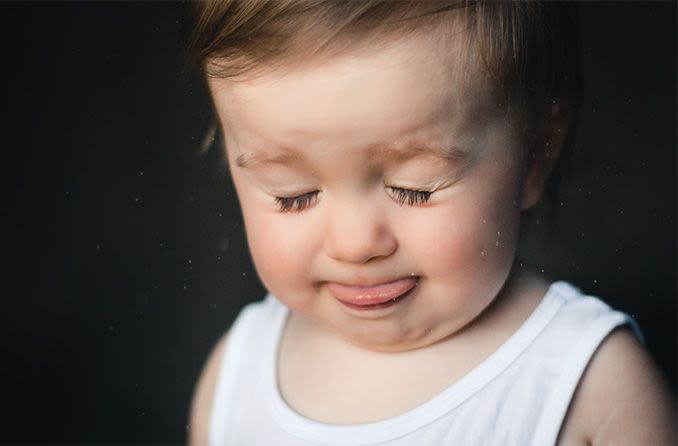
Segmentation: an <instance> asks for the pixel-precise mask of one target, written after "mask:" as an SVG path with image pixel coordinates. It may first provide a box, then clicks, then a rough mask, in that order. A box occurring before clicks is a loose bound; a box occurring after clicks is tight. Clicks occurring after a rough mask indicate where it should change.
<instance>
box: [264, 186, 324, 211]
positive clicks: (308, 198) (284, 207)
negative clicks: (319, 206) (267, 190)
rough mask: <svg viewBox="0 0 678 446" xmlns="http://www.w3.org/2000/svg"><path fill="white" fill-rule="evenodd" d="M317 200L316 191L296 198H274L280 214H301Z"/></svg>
mask: <svg viewBox="0 0 678 446" xmlns="http://www.w3.org/2000/svg"><path fill="white" fill-rule="evenodd" d="M317 199H318V191H314V192H308V193H305V194H303V195H297V196H296V197H275V202H276V203H278V209H279V210H280V212H290V211H294V212H301V211H303V210H304V209H306V208H308V207H309V206H311V205H312V204H315V201H316V200H317Z"/></svg>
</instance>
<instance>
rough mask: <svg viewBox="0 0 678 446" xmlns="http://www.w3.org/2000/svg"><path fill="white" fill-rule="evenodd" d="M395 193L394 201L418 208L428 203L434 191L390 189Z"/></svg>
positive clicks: (390, 187) (391, 187)
mask: <svg viewBox="0 0 678 446" xmlns="http://www.w3.org/2000/svg"><path fill="white" fill-rule="evenodd" d="M388 188H389V189H390V190H391V192H393V195H394V199H395V200H396V202H397V203H398V204H399V205H401V206H402V205H404V204H407V205H408V206H417V205H422V204H424V203H426V202H427V201H428V200H429V199H430V198H431V194H433V192H432V191H428V190H415V189H404V188H402V187H393V186H389V187H388Z"/></svg>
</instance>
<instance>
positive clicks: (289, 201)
mask: <svg viewBox="0 0 678 446" xmlns="http://www.w3.org/2000/svg"><path fill="white" fill-rule="evenodd" d="M389 189H391V190H392V191H393V192H394V194H395V197H394V198H395V200H396V202H397V203H398V204H399V205H401V206H402V205H404V204H407V205H408V206H418V205H422V204H424V203H426V202H428V200H429V199H430V198H431V194H433V192H432V191H427V190H414V189H404V188H402V187H390V186H389ZM318 194H319V191H314V192H308V193H305V194H302V195H297V196H296V197H275V202H276V203H277V204H278V209H279V211H280V212H301V211H303V210H305V209H307V208H309V207H311V206H312V205H314V204H315V202H316V201H317V200H318Z"/></svg>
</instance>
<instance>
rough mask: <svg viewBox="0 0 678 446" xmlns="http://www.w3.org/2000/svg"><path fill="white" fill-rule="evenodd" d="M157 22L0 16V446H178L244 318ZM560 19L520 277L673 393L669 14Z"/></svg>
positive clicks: (169, 31) (172, 7) (201, 159)
mask: <svg viewBox="0 0 678 446" xmlns="http://www.w3.org/2000/svg"><path fill="white" fill-rule="evenodd" d="M178 11H179V4H177V3H22V4H14V3H2V4H0V33H2V34H1V35H0V38H1V39H2V40H1V41H2V47H3V51H2V59H3V61H2V70H1V72H2V89H3V97H4V98H5V100H4V101H3V105H4V106H3V116H2V122H3V148H2V150H1V151H0V153H2V160H3V162H2V171H3V172H4V174H3V175H2V181H3V183H5V184H4V185H3V187H2V192H3V195H4V198H3V200H2V204H3V205H2V207H1V209H2V211H1V212H2V214H1V215H2V222H3V224H2V228H3V229H4V231H3V235H4V237H3V239H4V240H5V242H4V246H5V247H6V249H3V250H2V254H3V256H4V262H3V266H2V271H3V276H4V278H3V279H2V280H1V281H0V294H1V296H2V302H3V310H2V313H1V314H2V316H0V320H1V321H2V330H3V333H2V342H3V347H2V360H0V371H1V372H2V376H1V377H2V386H3V390H2V393H1V395H2V396H1V397H0V398H1V400H0V401H1V402H0V441H2V442H8V443H67V444H73V443H107V444H111V443H113V444H132V443H134V444H140V443H144V444H150V443H153V444H165V443H182V442H184V441H185V434H186V425H187V414H188V409H189V402H190V397H191V393H192V389H193V386H194V384H195V381H196V379H197V377H198V374H199V371H200V368H201V366H202V363H203V361H204V360H205V357H206V355H207V354H208V352H209V350H210V348H211V347H212V345H213V344H214V342H215V341H216V340H217V339H218V337H219V336H220V335H221V334H222V333H223V332H224V330H226V329H227V327H228V326H229V324H230V323H231V322H232V321H233V319H234V318H235V316H236V314H237V312H238V310H239V309H240V308H241V307H242V306H243V305H244V304H245V303H247V302H249V301H253V300H257V299H260V298H261V297H262V296H263V293H264V290H263V288H262V287H261V285H260V284H259V282H258V280H257V278H256V277H255V273H254V272H253V269H252V266H251V262H250V259H249V256H248V253H247V250H246V246H245V242H244V233H243V228H242V223H241V219H240V215H239V211H238V209H237V201H236V198H235V196H234V191H233V189H232V186H231V184H230V182H229V180H228V178H227V177H226V176H225V172H224V171H223V169H221V167H220V165H219V163H218V161H217V160H216V159H215V158H214V157H213V156H201V155H199V153H198V146H199V143H200V141H201V139H202V136H203V134H204V132H205V130H206V127H207V125H208V122H209V117H210V116H209V107H208V103H207V98H206V96H205V92H204V91H203V90H201V88H200V86H199V84H198V83H197V82H196V81H195V79H192V80H191V79H182V77H181V74H180V73H181V70H182V68H181V63H182V61H181V58H180V53H179V46H178V41H177V29H176V28H177V20H178ZM581 19H582V29H581V34H582V41H583V45H582V62H583V65H584V74H585V80H586V97H585V101H584V105H583V108H582V123H581V128H580V138H579V141H580V142H579V154H578V156H577V157H576V158H575V162H576V169H575V171H574V173H573V175H572V176H570V177H569V178H567V179H566V182H565V184H564V189H563V193H562V195H561V197H560V200H559V202H557V203H556V206H557V207H558V210H559V216H558V218H557V219H555V220H553V221H552V222H551V223H550V224H549V222H548V220H547V219H546V217H545V213H541V214H540V213H539V212H537V213H536V214H535V216H534V217H533V219H532V220H531V221H530V222H528V225H527V229H528V231H526V233H527V234H529V235H528V236H526V237H525V240H524V245H523V248H522V252H523V256H524V257H525V259H526V260H527V261H528V263H531V264H533V265H536V266H537V267H539V268H543V269H544V271H545V273H546V274H548V275H550V276H551V277H552V278H554V279H566V280H570V281H572V282H574V283H575V284H577V285H579V286H580V287H581V288H582V289H583V290H584V291H585V292H587V293H590V294H595V295H598V296H601V297H603V298H605V300H606V301H607V302H609V303H610V304H612V305H614V306H616V307H618V308H620V309H622V310H624V311H626V312H628V313H630V314H632V315H633V316H634V317H635V318H636V319H637V320H638V321H639V323H640V325H641V327H642V328H643V330H644V332H645V335H646V338H647V345H648V348H649V350H650V352H651V353H652V355H653V356H654V357H655V358H656V360H657V361H658V363H659V365H660V367H661V368H662V370H663V371H664V372H665V374H666V375H667V377H668V378H669V381H670V383H671V385H672V386H673V388H674V389H675V386H676V6H675V2H671V3H647V2H646V3H642V4H635V3H623V4H618V3H610V2H606V3H583V4H581ZM540 215H541V216H540ZM537 220H539V222H537Z"/></svg>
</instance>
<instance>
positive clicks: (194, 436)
mask: <svg viewBox="0 0 678 446" xmlns="http://www.w3.org/2000/svg"><path fill="white" fill-rule="evenodd" d="M227 337H228V333H226V334H225V335H224V336H222V338H221V339H220V340H219V342H218V343H217V345H215V346H214V348H213V349H212V352H211V353H210V356H209V358H208V359H207V362H206V363H205V367H204V368H203V370H202V373H201V374H200V379H199V380H198V384H197V385H196V387H195V390H194V392H193V401H192V403H191V413H190V417H189V426H188V444H189V445H195V446H205V445H207V444H208V432H209V420H210V414H211V411H212V398H213V395H214V388H215V386H216V381H217V377H218V375H219V367H220V365H221V358H222V357H223V354H224V347H225V344H226V339H227Z"/></svg>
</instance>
